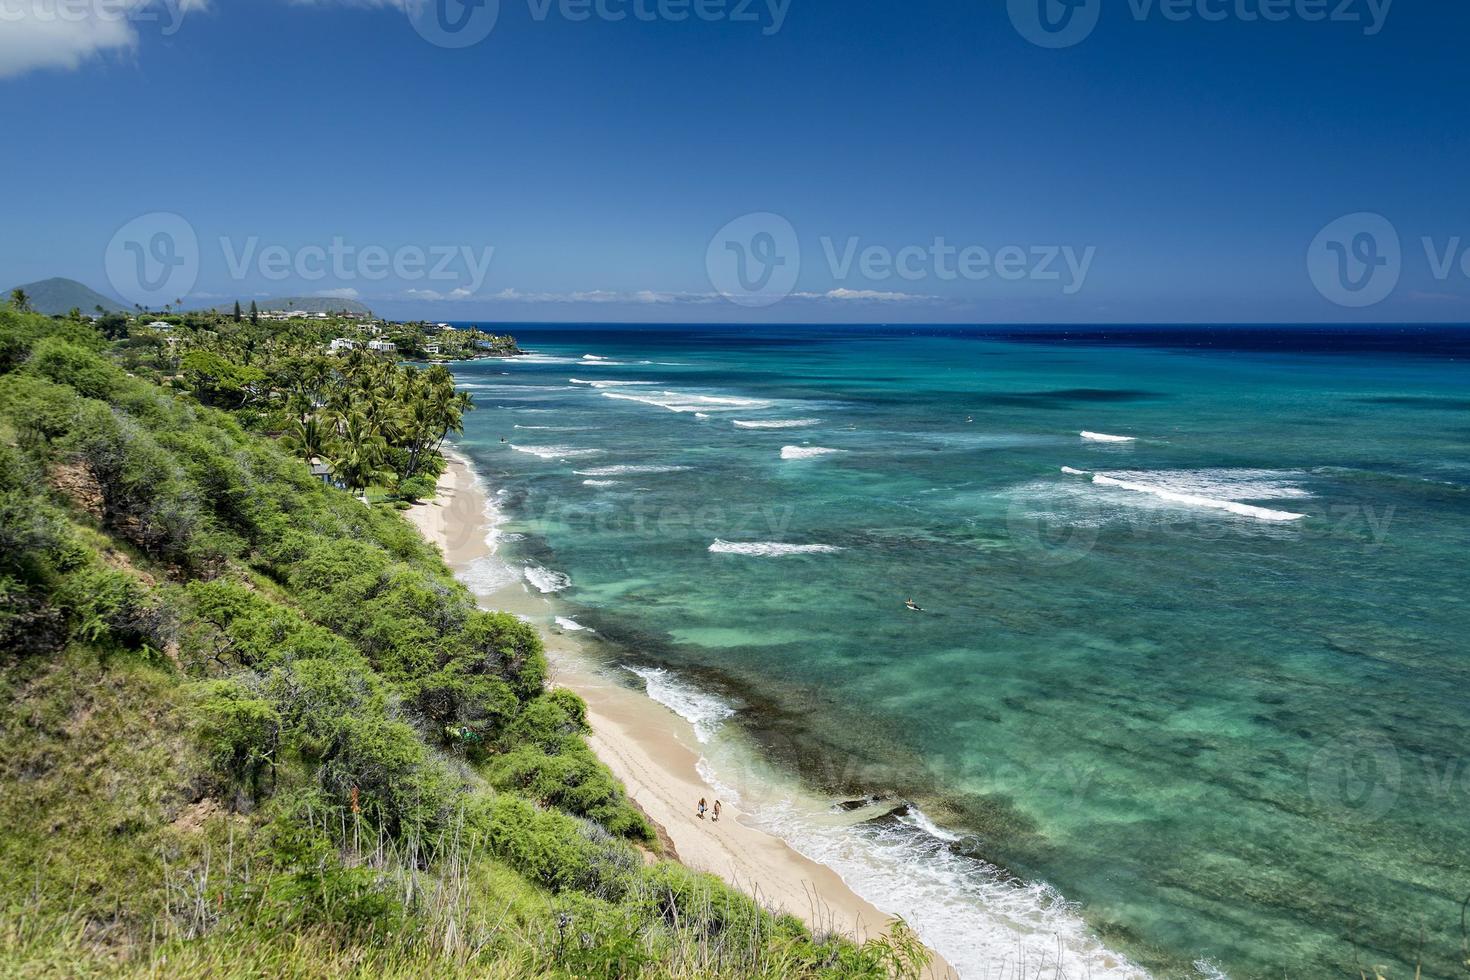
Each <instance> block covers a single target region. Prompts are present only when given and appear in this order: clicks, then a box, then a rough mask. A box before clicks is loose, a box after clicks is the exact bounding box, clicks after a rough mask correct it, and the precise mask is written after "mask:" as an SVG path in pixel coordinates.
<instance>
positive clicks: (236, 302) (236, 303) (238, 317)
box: [235, 299, 240, 323]
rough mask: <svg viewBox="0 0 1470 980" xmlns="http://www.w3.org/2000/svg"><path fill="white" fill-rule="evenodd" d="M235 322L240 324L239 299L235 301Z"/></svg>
mask: <svg viewBox="0 0 1470 980" xmlns="http://www.w3.org/2000/svg"><path fill="white" fill-rule="evenodd" d="M235 322H236V323H239V322H240V301H239V300H238V299H237V300H235Z"/></svg>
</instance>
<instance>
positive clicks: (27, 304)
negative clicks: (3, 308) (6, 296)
mask: <svg viewBox="0 0 1470 980" xmlns="http://www.w3.org/2000/svg"><path fill="white" fill-rule="evenodd" d="M10 305H11V306H13V307H15V308H16V309H17V310H19V311H20V312H21V313H29V312H31V298H30V297H29V296H27V295H26V291H25V290H24V289H21V288H20V287H19V286H17V287H15V288H14V289H12V290H11V291H10Z"/></svg>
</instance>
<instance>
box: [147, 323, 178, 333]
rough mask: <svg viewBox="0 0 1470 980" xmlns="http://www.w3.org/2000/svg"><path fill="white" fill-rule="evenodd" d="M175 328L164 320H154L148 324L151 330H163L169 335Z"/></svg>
mask: <svg viewBox="0 0 1470 980" xmlns="http://www.w3.org/2000/svg"><path fill="white" fill-rule="evenodd" d="M173 328H174V325H173V324H172V323H164V322H163V321H162V320H154V321H153V322H152V323H150V324H148V329H149V330H162V331H163V332H164V333H168V332H169V331H170V330H172V329H173Z"/></svg>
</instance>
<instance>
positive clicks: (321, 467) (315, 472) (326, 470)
mask: <svg viewBox="0 0 1470 980" xmlns="http://www.w3.org/2000/svg"><path fill="white" fill-rule="evenodd" d="M310 466H311V475H312V476H314V477H316V478H317V479H318V480H321V481H322V482H323V483H325V484H326V485H327V486H329V487H337V488H338V489H340V488H341V486H342V484H341V483H339V482H338V481H337V480H336V479H335V478H334V477H333V476H332V468H331V467H330V466H328V465H327V464H326V463H325V462H323V461H322V459H321V458H320V457H318V456H313V457H312V458H311V461H310Z"/></svg>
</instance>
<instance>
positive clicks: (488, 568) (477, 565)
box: [454, 556, 521, 596]
mask: <svg viewBox="0 0 1470 980" xmlns="http://www.w3.org/2000/svg"><path fill="white" fill-rule="evenodd" d="M454 577H455V578H457V579H459V580H460V582H461V583H462V584H463V585H464V587H465V588H467V589H469V590H470V591H471V592H473V593H474V594H475V595H476V596H487V595H492V594H494V593H496V592H499V591H500V590H501V589H503V588H505V587H506V586H508V585H513V584H514V583H516V582H518V581H520V578H521V575H520V572H518V571H516V570H515V568H513V567H512V566H510V565H508V564H506V563H505V562H503V561H501V560H500V559H499V558H495V557H493V556H490V557H485V558H476V559H475V560H474V561H472V562H470V563H469V564H468V565H466V566H465V567H464V568H461V569H460V570H459V571H458V572H456V573H455V576H454Z"/></svg>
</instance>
